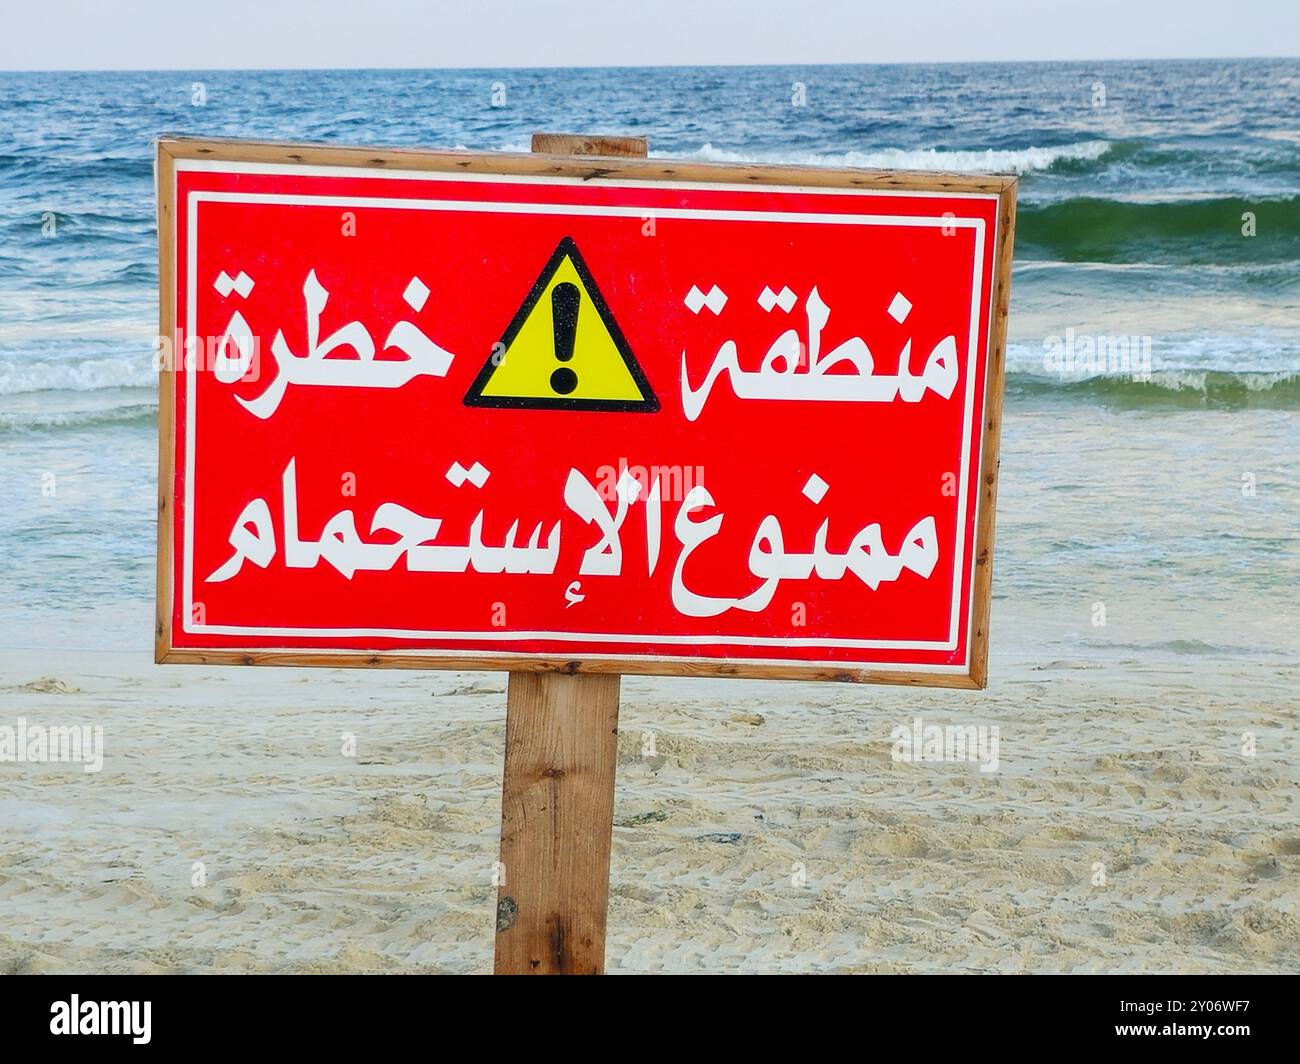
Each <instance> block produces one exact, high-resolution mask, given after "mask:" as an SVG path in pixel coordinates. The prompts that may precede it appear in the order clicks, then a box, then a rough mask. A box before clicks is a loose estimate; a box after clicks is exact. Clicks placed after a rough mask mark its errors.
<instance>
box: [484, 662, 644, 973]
mask: <svg viewBox="0 0 1300 1064" xmlns="http://www.w3.org/2000/svg"><path fill="white" fill-rule="evenodd" d="M618 693H619V677H618V676H617V675H602V676H565V675H563V674H554V673H552V674H541V673H528V672H512V673H511V674H510V687H509V693H508V694H507V696H506V762H505V774H504V777H503V781H502V788H501V868H500V873H501V874H502V875H503V876H504V879H503V880H502V882H501V884H500V886H499V888H498V891H497V940H496V972H497V974H498V975H600V974H601V973H603V972H604V970H605V917H606V913H607V911H608V907H609V851H610V842H611V838H612V836H613V830H614V771H615V767H616V764H617V761H618Z"/></svg>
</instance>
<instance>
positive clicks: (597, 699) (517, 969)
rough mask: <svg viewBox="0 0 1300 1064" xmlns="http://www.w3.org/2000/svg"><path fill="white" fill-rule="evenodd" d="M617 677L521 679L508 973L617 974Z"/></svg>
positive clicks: (506, 827)
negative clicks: (608, 959)
mask: <svg viewBox="0 0 1300 1064" xmlns="http://www.w3.org/2000/svg"><path fill="white" fill-rule="evenodd" d="M532 147H533V151H535V152H547V153H550V154H556V155H593V156H600V155H614V156H625V157H626V156H631V157H639V158H644V157H645V155H646V142H645V138H643V137H599V136H591V137H588V136H581V135H576V134H567V133H534V134H533V144H532ZM618 689H619V676H618V674H616V673H608V674H605V673H574V674H572V675H570V674H568V673H557V672H512V673H511V674H510V686H509V690H508V693H507V695H506V761H505V775H504V778H503V780H502V785H501V867H500V874H501V876H502V879H501V884H500V886H499V887H498V889H497V942H496V973H497V974H498V975H600V974H602V973H603V972H604V971H605V918H606V914H607V913H608V911H609V851H610V844H611V842H612V839H613V833H614V769H615V766H616V765H617V762H618Z"/></svg>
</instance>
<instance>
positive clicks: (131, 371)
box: [0, 352, 158, 395]
mask: <svg viewBox="0 0 1300 1064" xmlns="http://www.w3.org/2000/svg"><path fill="white" fill-rule="evenodd" d="M157 380H158V375H157V373H156V371H155V370H154V366H153V358H152V355H151V354H149V353H147V352H146V353H145V354H136V355H133V356H130V357H120V358H89V359H78V360H74V359H68V360H67V361H60V362H47V361H38V362H10V361H0V395H19V394H22V393H24V392H45V391H62V392H94V391H99V390H101V389H103V388H152V387H154V386H155V384H156V383H157Z"/></svg>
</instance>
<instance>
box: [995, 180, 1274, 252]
mask: <svg viewBox="0 0 1300 1064" xmlns="http://www.w3.org/2000/svg"><path fill="white" fill-rule="evenodd" d="M1247 216H1249V219H1253V226H1254V233H1255V235H1253V236H1247V235H1245V233H1243V229H1245V228H1248V219H1247ZM1016 254H1017V256H1023V255H1028V256H1032V257H1034V258H1051V259H1057V260H1060V261H1065V262H1108V263H1138V262H1143V263H1173V262H1184V263H1188V264H1197V263H1204V264H1207V265H1214V264H1219V265H1225V264H1233V263H1238V262H1240V263H1246V264H1259V263H1261V262H1278V261H1288V260H1293V259H1295V258H1297V257H1300V196H1287V197H1281V198H1276V199H1265V198H1254V199H1243V198H1239V197H1218V198H1209V197H1201V198H1195V199H1192V198H1188V199H1181V200H1157V201H1143V200H1127V199H1125V200H1119V199H1103V198H1096V197H1078V198H1074V199H1066V200H1058V201H1056V202H1054V203H1046V204H1035V203H1022V204H1021V205H1020V207H1019V209H1018V211H1017V215H1016Z"/></svg>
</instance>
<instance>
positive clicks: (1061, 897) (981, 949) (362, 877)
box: [0, 625, 1300, 972]
mask: <svg viewBox="0 0 1300 1064" xmlns="http://www.w3.org/2000/svg"><path fill="white" fill-rule="evenodd" d="M994 630H995V632H996V631H997V629H996V625H995V629H994ZM995 645H996V636H995ZM52 657H53V655H49V654H45V655H41V656H40V659H39V660H34V659H33V657H32V656H31V655H24V654H21V653H16V652H4V653H3V654H0V725H3V724H9V725H13V724H14V723H15V721H16V718H18V717H19V716H23V717H25V718H27V720H28V721H29V722H30V723H43V724H78V723H89V724H102V725H103V727H104V731H105V747H106V760H105V765H104V768H103V771H102V772H100V773H98V774H86V773H84V772H83V771H82V770H81V768H80V767H79V766H76V765H27V764H21V765H20V764H0V822H2V823H3V824H4V831H3V835H0V904H2V905H3V907H4V911H5V915H6V919H5V924H4V929H3V931H0V970H4V971H17V972H42V971H76V972H81V971H101V970H107V971H132V972H134V971H186V972H199V971H218V972H242V971H457V972H484V971H488V970H490V968H491V956H492V944H493V923H494V903H495V890H494V888H493V887H492V885H491V881H490V879H491V873H492V863H493V861H494V860H495V858H496V846H497V834H498V827H499V817H500V795H499V788H500V773H501V757H502V743H503V737H504V727H503V718H504V706H505V696H504V686H505V678H504V676H501V675H489V674H477V675H456V674H442V673H402V672H387V673H375V672H350V671H346V672H332V671H329V672H327V671H323V670H318V671H313V672H307V671H298V670H275V669H246V670H245V669H234V668H232V669H224V670H212V669H197V668H191V667H180V666H173V667H157V666H154V665H153V664H152V663H151V662H150V661H149V660H148V659H147V658H146V657H145V656H144V655H143V654H141V655H136V654H109V653H98V654H91V653H76V654H73V653H60V654H59V655H57V661H58V662H59V664H58V666H57V669H56V671H55V673H54V674H51V665H50V661H51V658H52ZM1201 670H1202V671H1201V672H1199V673H1193V672H1189V671H1188V666H1187V665H1186V664H1185V663H1175V664H1173V665H1170V666H1169V667H1168V668H1167V669H1161V668H1160V667H1158V666H1152V665H1150V664H1149V663H1148V664H1145V665H1141V666H1140V665H1139V664H1138V663H1137V662H1136V661H1135V662H1133V663H1132V665H1131V668H1129V669H1128V670H1124V669H1115V668H1109V667H1108V668H1097V667H1090V666H1088V665H1087V664H1086V663H1085V662H1083V661H1078V662H1058V663H1054V664H1051V665H1048V666H1046V667H1043V668H1041V669H1034V668H1032V667H1029V666H1021V667H1018V668H1014V667H1011V666H1009V665H1008V664H1007V663H1005V662H999V661H998V660H996V659H995V661H994V684H993V686H992V687H991V689H990V690H989V691H988V692H984V693H977V694H971V693H963V692H915V691H909V690H898V689H885V688H849V687H843V686H835V685H809V684H798V685H795V684H780V683H769V684H758V683H738V682H727V681H717V682H702V681H670V680H655V681H649V680H640V679H629V680H625V681H624V689H623V718H622V724H623V729H622V730H623V734H622V737H621V740H620V765H619V776H618V794H617V804H616V810H615V817H616V820H617V821H618V823H619V825H620V826H617V827H616V828H615V833H614V858H613V883H612V887H611V891H612V899H611V908H610V917H609V925H610V926H609V947H608V958H609V962H608V963H609V968H610V970H611V971H620V970H626V971H692V970H706V971H722V970H731V971H763V972H770V971H810V970H812V971H908V972H931V971H945V972H950V971H955V972H976V971H990V972H993V971H996V972H1067V971H1095V972H1103V971H1104V972H1110V971H1122V972H1141V971H1169V972H1205V971H1215V972H1243V971H1267V972H1285V971H1291V972H1294V971H1297V970H1300V913H1298V912H1297V896H1298V891H1297V877H1298V876H1300V820H1298V819H1297V815H1296V814H1297V786H1296V785H1297V782H1300V759H1298V758H1297V756H1296V752H1297V742H1296V735H1297V730H1296V726H1297V692H1298V691H1300V671H1297V669H1295V668H1278V667H1276V666H1270V667H1263V666H1260V665H1258V664H1255V665H1248V664H1246V663H1243V664H1242V665H1241V666H1240V668H1239V669H1237V670H1235V671H1225V670H1224V669H1223V667H1222V665H1221V664H1220V665H1218V666H1215V667H1210V666H1208V665H1204V666H1201ZM42 679H54V680H57V681H59V682H57V683H49V682H45V683H42V682H39V681H42ZM1234 692H1235V693H1234ZM914 716H920V717H922V718H923V719H924V720H925V722H926V723H938V724H944V723H961V724H968V723H986V724H997V725H998V726H999V728H1000V739H1001V742H1000V747H1001V748H1000V761H1001V764H1000V768H999V771H998V772H996V773H993V774H984V773H980V772H979V771H977V769H976V768H975V766H973V765H967V764H934V763H924V764H904V763H895V762H894V761H893V760H892V759H891V756H890V751H891V743H890V740H889V733H890V731H891V729H892V728H893V727H895V726H896V725H899V724H906V723H908V722H910V721H911V719H912V718H913V717H914ZM760 720H761V723H759V721H760ZM646 731H651V732H653V733H654V746H655V755H654V756H653V757H650V758H646V757H643V756H642V747H643V734H642V733H643V732H646ZM344 732H352V733H354V734H355V735H356V736H357V757H356V758H355V759H350V758H348V757H345V756H343V755H342V753H341V742H342V740H341V736H342V734H343V733H344ZM1245 732H1250V733H1253V734H1254V735H1255V736H1256V742H1257V753H1256V756H1254V757H1243V756H1242V755H1241V752H1240V750H1241V736H1242V734H1243V733H1245ZM733 836H737V837H736V838H735V839H734V841H731V840H732V838H733ZM195 861H203V862H205V865H206V871H207V883H206V885H205V886H201V887H195V886H192V885H191V876H192V875H193V872H192V863H193V862H195ZM1095 862H1102V863H1104V865H1105V874H1106V883H1105V885H1104V886H1100V885H1094V884H1093V877H1094V863H1095ZM798 864H802V865H803V867H804V869H805V872H806V883H805V884H804V885H803V886H797V885H795V883H794V882H793V881H792V873H793V872H794V871H795V870H796V866H797V865H798Z"/></svg>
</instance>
